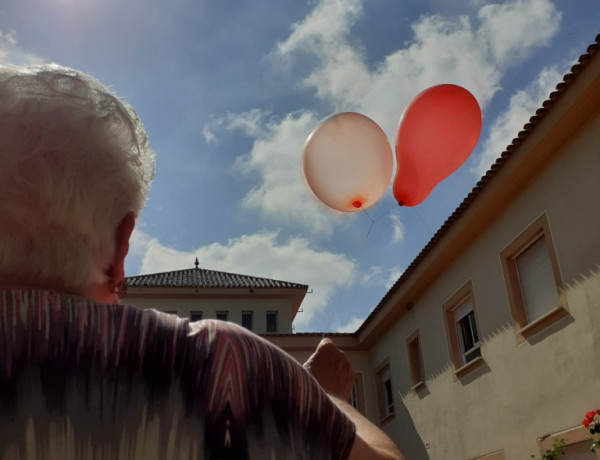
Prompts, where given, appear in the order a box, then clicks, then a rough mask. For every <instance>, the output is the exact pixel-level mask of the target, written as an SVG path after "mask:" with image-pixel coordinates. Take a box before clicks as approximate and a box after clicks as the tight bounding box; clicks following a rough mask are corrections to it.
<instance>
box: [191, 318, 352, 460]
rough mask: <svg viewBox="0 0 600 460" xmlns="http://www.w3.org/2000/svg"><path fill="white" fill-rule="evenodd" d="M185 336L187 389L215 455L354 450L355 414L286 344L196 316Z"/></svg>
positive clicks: (322, 454)
mask: <svg viewBox="0 0 600 460" xmlns="http://www.w3.org/2000/svg"><path fill="white" fill-rule="evenodd" d="M187 344H188V346H187V349H186V354H185V356H186V360H185V363H184V369H185V370H184V376H185V378H184V384H185V387H186V390H185V393H186V394H187V397H188V404H189V405H190V406H191V407H193V408H194V409H195V411H199V413H202V414H205V440H206V444H207V446H206V447H207V449H208V450H209V451H210V454H209V455H210V456H211V457H213V456H215V457H222V458H267V457H266V456H265V453H266V452H268V453H269V454H270V455H269V456H268V457H270V456H271V455H272V456H273V457H272V458H298V459H300V458H304V459H310V460H316V459H345V458H347V457H348V455H349V453H350V450H351V448H352V445H353V442H354V436H355V426H354V424H353V422H352V421H351V420H350V419H349V418H348V417H347V416H346V415H345V414H344V413H343V412H342V411H341V410H340V409H339V408H338V407H337V406H336V405H335V404H334V403H333V402H332V401H331V400H330V399H329V397H328V396H327V394H326V393H325V392H324V391H323V390H322V389H321V387H320V386H319V384H318V383H317V382H316V380H314V378H313V377H312V376H311V375H310V374H308V372H307V371H306V370H305V369H304V368H303V367H302V366H301V365H300V363H298V362H297V361H296V360H295V359H293V358H292V357H291V356H289V355H288V354H286V353H285V352H284V351H283V350H281V349H280V348H278V347H276V346H275V345H273V344H271V343H270V342H268V341H266V340H265V339H263V338H261V337H259V336H257V335H255V334H253V333H251V332H249V331H247V330H246V329H244V328H242V327H240V326H237V325H235V324H232V323H226V322H220V321H213V320H205V321H200V322H196V323H190V324H189V334H188V337H187ZM207 454H208V452H207ZM273 454H274V455H273Z"/></svg>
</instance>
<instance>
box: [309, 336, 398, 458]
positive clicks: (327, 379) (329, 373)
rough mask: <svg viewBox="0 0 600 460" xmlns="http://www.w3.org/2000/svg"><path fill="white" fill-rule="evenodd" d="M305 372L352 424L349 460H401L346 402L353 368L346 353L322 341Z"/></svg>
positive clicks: (386, 439)
mask: <svg viewBox="0 0 600 460" xmlns="http://www.w3.org/2000/svg"><path fill="white" fill-rule="evenodd" d="M304 368H305V369H306V370H307V371H308V372H309V373H310V374H311V375H312V376H313V377H314V378H315V380H316V381H317V382H318V383H319V385H321V387H322V388H323V389H324V390H325V391H326V392H327V394H328V396H329V398H330V399H331V400H332V401H333V402H334V403H335V404H336V405H337V406H338V407H339V408H340V410H341V411H342V412H344V413H345V414H346V415H347V416H348V418H350V420H352V421H353V422H354V425H355V426H356V437H355V439H354V444H353V446H352V451H351V452H350V457H349V459H350V460H355V459H356V460H363V459H366V458H368V459H373V460H375V459H381V460H404V456H403V455H402V453H401V452H400V451H399V450H398V448H397V447H396V445H395V444H394V442H393V441H392V440H391V439H390V438H389V437H388V436H387V435H386V434H385V433H384V432H383V431H382V430H381V429H379V428H378V427H377V426H375V425H374V424H373V423H371V422H370V421H369V420H367V419H366V418H365V417H364V416H363V415H362V414H361V413H360V412H358V411H357V410H356V409H354V407H352V406H351V405H350V404H349V403H348V402H347V400H348V398H349V397H350V392H351V391H352V387H353V385H354V372H353V370H352V364H350V361H348V358H347V357H346V355H345V353H344V352H343V351H341V350H338V349H337V348H336V347H335V345H334V344H333V341H332V340H331V339H323V340H321V342H320V343H319V345H318V346H317V349H316V350H315V352H314V353H313V354H312V356H311V357H310V358H309V359H308V361H306V363H304Z"/></svg>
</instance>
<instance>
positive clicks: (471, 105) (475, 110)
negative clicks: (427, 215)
mask: <svg viewBox="0 0 600 460" xmlns="http://www.w3.org/2000/svg"><path fill="white" fill-rule="evenodd" d="M480 131H481V110H480V108H479V104H478V103H477V100H476V99H475V97H473V95H472V94H471V93H470V92H469V91H467V90H466V89H464V88H462V87H460V86H456V85H449V84H445V85H438V86H433V87H431V88H428V89H426V90H425V91H423V92H422V93H420V94H419V95H417V97H415V98H414V99H413V100H412V101H411V103H410V104H409V106H408V107H407V108H406V110H405V111H404V114H403V115H402V118H401V119H400V123H399V126H398V132H397V135H396V148H395V150H396V167H397V169H396V177H395V178H394V187H393V192H394V197H395V198H396V201H397V202H398V204H399V205H400V206H415V205H417V204H419V203H421V202H422V201H423V200H424V199H425V198H427V196H428V195H429V193H431V191H432V190H433V189H434V187H435V186H436V185H437V184H438V183H440V182H441V181H442V180H444V179H445V178H446V177H448V176H449V175H450V174H452V173H453V172H454V171H456V170H457V169H458V168H459V166H460V165H462V164H463V163H464V162H465V160H466V159H467V158H468V157H469V155H470V154H471V152H472V150H473V148H474V147H475V144H477V139H478V138H479V133H480Z"/></svg>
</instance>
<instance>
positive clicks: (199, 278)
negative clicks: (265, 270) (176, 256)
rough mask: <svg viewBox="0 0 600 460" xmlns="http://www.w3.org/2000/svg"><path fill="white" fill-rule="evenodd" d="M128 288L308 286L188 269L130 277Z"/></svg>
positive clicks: (306, 288)
mask: <svg viewBox="0 0 600 460" xmlns="http://www.w3.org/2000/svg"><path fill="white" fill-rule="evenodd" d="M126 280H127V287H152V288H154V287H157V288H158V287H161V288H165V287H178V288H180V287H183V288H204V289H206V288H229V289H265V288H266V289H304V290H308V286H307V285H305V284H299V283H290V282H287V281H279V280H273V279H269V278H257V277H255V276H247V275H238V274H235V273H226V272H219V271H215V270H205V269H203V268H198V267H196V268H188V269H186V270H177V271H173V272H163V273H154V274H150V275H138V276H130V277H128V278H127V279H126Z"/></svg>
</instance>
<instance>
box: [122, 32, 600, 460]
mask: <svg viewBox="0 0 600 460" xmlns="http://www.w3.org/2000/svg"><path fill="white" fill-rule="evenodd" d="M599 43H600V35H599V36H598V37H596V43H595V44H593V45H591V46H590V47H589V48H588V50H587V52H586V53H585V54H584V55H582V56H581V58H580V59H579V63H578V64H576V65H574V66H573V67H572V69H571V72H569V73H568V74H567V75H565V77H564V79H563V81H562V82H561V83H559V84H558V85H557V87H556V91H554V92H552V93H551V94H550V97H549V99H548V100H547V101H545V102H544V104H543V106H542V108H540V109H539V110H538V111H537V112H536V114H535V115H534V116H533V117H532V118H531V119H530V121H529V123H527V124H526V125H525V127H524V128H523V130H522V131H521V132H520V133H518V135H517V137H516V138H515V139H513V140H512V141H510V140H507V144H509V145H508V147H507V148H506V151H505V152H503V153H502V155H501V157H500V158H499V159H498V160H497V161H496V163H495V164H494V165H493V166H492V167H491V169H490V170H489V171H488V172H487V174H486V175H485V176H484V177H483V178H482V179H481V180H480V181H479V182H478V183H477V185H476V186H475V187H474V189H473V191H472V192H471V193H470V194H469V195H468V196H467V197H466V198H465V199H464V200H463V202H462V203H461V204H460V206H458V208H457V209H456V210H455V211H454V212H453V213H452V215H451V216H450V217H448V219H447V220H446V222H445V223H444V224H443V226H442V227H441V228H440V229H439V230H438V231H437V233H436V234H435V235H434V236H433V237H432V239H431V240H430V241H429V243H428V244H427V245H426V246H425V247H424V248H423V249H422V251H421V253H420V254H419V255H418V256H417V258H416V259H415V260H414V261H413V262H412V264H411V265H410V266H409V267H408V268H407V269H406V271H405V272H404V273H403V275H402V276H401V277H400V279H398V281H397V282H396V283H395V285H394V286H393V287H392V288H391V289H390V290H389V292H388V293H387V294H386V295H385V296H384V297H383V299H382V300H381V301H380V302H379V304H378V305H377V306H376V307H375V308H374V309H373V311H372V312H371V314H370V315H369V316H368V318H367V319H366V320H365V321H364V323H363V324H362V325H361V326H360V328H359V329H358V330H357V331H356V332H355V333H353V334H328V335H330V336H332V337H333V339H334V341H335V342H336V344H337V345H338V346H340V347H341V348H342V349H344V350H345V351H346V353H347V355H348V357H349V358H350V360H351V361H352V363H353V366H354V369H355V372H356V375H357V385H356V387H355V393H354V395H353V399H352V401H353V403H354V404H355V405H356V406H357V407H359V409H360V410H361V411H362V412H363V413H364V414H366V416H367V417H368V418H369V419H371V420H372V421H374V422H375V423H376V424H379V425H380V426H381V427H382V428H383V430H385V431H386V432H387V433H388V434H389V435H390V436H391V437H392V439H394V441H395V442H397V443H398V445H399V446H400V447H401V448H402V450H403V452H404V453H405V455H406V458H407V459H411V460H420V459H428V458H431V459H434V460H437V459H452V460H455V459H456V460H458V459H464V460H475V459H487V460H501V459H506V460H522V459H528V458H531V456H532V455H535V456H536V458H540V457H541V454H542V453H544V452H545V450H546V449H549V448H550V447H551V446H552V444H553V442H554V441H555V440H558V439H561V438H563V439H565V440H566V444H567V447H566V454H565V455H564V456H562V457H560V458H561V460H576V459H579V460H581V459H589V460H592V459H600V455H599V454H597V453H596V454H595V453H592V452H591V451H590V450H589V447H590V445H591V441H590V440H589V439H587V438H586V436H587V435H588V433H587V431H586V430H585V429H584V428H583V427H582V426H581V420H582V418H583V416H584V415H585V413H586V412H587V411H588V410H591V409H595V408H596V407H597V406H598V405H600V57H598V54H599V53H598V49H599ZM193 270H194V269H192V271H193ZM195 270H199V269H195ZM173 273H178V272H173ZM213 273H214V272H213ZM163 275H164V276H167V277H169V276H170V275H169V274H163ZM155 276H156V275H155ZM141 278H143V277H134V278H130V279H129V280H130V285H131V287H130V291H129V292H130V293H129V295H130V296H131V297H130V298H128V299H127V301H128V302H129V303H134V304H137V305H140V306H154V307H156V306H159V307H160V306H161V305H164V306H165V308H167V307H166V306H167V305H168V308H172V307H173V305H174V302H172V300H174V298H173V295H172V294H173V293H176V292H178V291H177V290H181V291H182V293H181V294H182V296H181V300H182V302H183V303H182V305H185V309H184V308H183V307H182V309H181V310H178V311H177V313H178V314H180V315H183V316H187V315H189V314H190V312H191V311H192V310H193V308H196V307H195V306H193V305H192V304H194V301H193V300H192V299H193V298H194V295H198V294H199V293H201V292H202V291H201V290H199V289H200V288H195V287H180V286H179V285H174V286H173V287H168V286H167V285H165V286H163V287H162V288H159V290H156V291H152V288H151V287H150V286H145V287H138V286H136V283H137V281H135V280H137V279H141ZM265 282H268V281H265ZM295 286H297V287H296V288H291V290H295V289H297V290H298V291H302V289H304V291H303V292H306V286H302V285H295ZM228 288H231V286H229V285H224V286H221V287H220V289H221V291H220V292H222V293H223V294H224V295H225V297H226V298H227V299H228V300H227V301H224V300H221V299H219V298H218V296H215V297H214V298H212V299H208V298H207V299H202V300H198V302H201V303H202V305H207V306H206V307H198V308H200V309H201V310H203V311H207V312H208V311H209V310H208V305H209V304H214V305H215V307H210V308H211V309H210V312H211V313H210V315H211V316H210V317H216V312H217V311H218V310H219V309H225V307H224V306H223V305H228V306H229V307H228V310H227V311H233V304H234V303H236V304H237V305H238V307H237V308H238V310H237V311H239V312H240V313H239V314H241V311H242V310H243V309H244V308H246V307H245V306H244V305H245V302H247V300H246V297H249V298H250V299H253V297H252V295H249V294H250V293H249V292H248V293H247V294H245V296H239V297H235V296H234V295H233V294H227V293H225V291H224V290H226V289H228ZM160 289H162V291H161V290H160ZM194 289H196V291H195V290H194ZM244 289H246V290H247V291H248V289H250V288H249V287H248V286H246V287H245V288H244ZM282 289H283V291H285V289H286V288H285V287H282ZM206 292H207V293H208V292H209V291H206ZM255 292H256V289H255ZM290 292H291V291H290ZM140 295H145V297H143V298H142V297H140ZM185 295H187V297H185ZM298 295H300V294H298ZM303 295H304V294H303V293H302V296H303ZM295 299H296V302H297V303H295V301H291V300H289V301H285V302H283V305H284V306H283V307H282V308H281V309H279V310H278V311H280V312H282V311H288V312H289V314H288V315H287V316H285V318H283V316H284V315H283V314H281V317H280V323H279V324H281V325H283V324H284V321H285V324H288V323H287V322H288V321H289V322H291V321H292V320H293V318H294V315H295V313H296V311H297V310H298V307H299V305H300V302H301V300H302V299H301V297H296V298H295ZM139 300H143V302H139ZM260 300H261V301H260V302H257V303H252V310H254V311H260V312H261V313H260V314H259V315H260V316H264V315H265V314H266V311H268V310H269V311H270V309H273V310H275V309H276V308H279V307H275V305H276V303H275V302H271V303H268V305H267V306H266V307H262V308H263V309H262V310H258V308H259V305H261V304H262V305H264V302H267V301H270V298H269V297H264V298H262V299H260ZM194 305H195V304H194ZM178 308H179V307H178ZM248 309H250V308H248ZM239 314H238V313H236V318H233V316H232V317H230V319H232V320H234V321H236V322H239V321H241V316H238V315H239ZM280 327H281V326H280ZM256 331H257V332H259V333H263V332H262V331H263V330H262V329H260V330H259V329H257V330H256ZM290 332H291V325H290V326H289V327H288V330H287V331H283V330H280V331H278V333H277V334H271V335H269V336H268V339H269V340H271V341H272V342H274V343H276V344H277V345H279V346H281V347H282V348H284V349H285V350H287V351H288V352H289V353H291V354H292V355H293V356H294V357H296V358H297V359H298V360H300V361H303V360H304V359H306V358H307V357H308V356H309V354H310V353H311V351H312V350H314V348H315V346H316V344H317V343H318V341H319V339H320V338H321V336H322V334H317V333H313V334H291V333H290Z"/></svg>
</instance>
